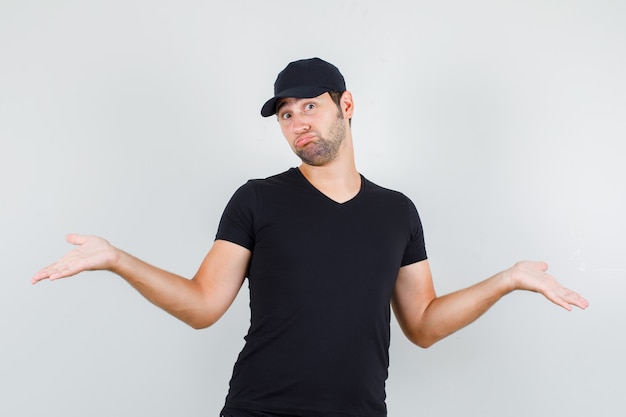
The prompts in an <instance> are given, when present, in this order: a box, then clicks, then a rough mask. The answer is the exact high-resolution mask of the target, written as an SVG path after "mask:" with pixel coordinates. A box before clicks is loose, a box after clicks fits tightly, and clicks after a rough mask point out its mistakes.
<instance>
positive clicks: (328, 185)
mask: <svg viewBox="0 0 626 417" xmlns="http://www.w3.org/2000/svg"><path fill="white" fill-rule="evenodd" d="M345 151H346V149H344V152H342V153H341V155H340V156H339V157H338V158H337V159H335V160H333V161H331V162H329V163H327V164H325V165H323V166H312V165H307V164H304V163H303V164H301V165H300V167H299V169H300V172H301V173H302V175H304V177H305V178H306V179H307V180H308V181H309V182H310V183H311V184H312V185H313V186H314V187H315V188H317V189H318V190H319V191H320V192H321V193H323V194H325V195H326V196H327V197H328V198H330V199H331V200H334V201H336V202H338V203H345V202H346V201H348V200H351V199H352V198H354V197H355V196H356V195H357V194H358V193H359V191H360V190H361V175H360V174H359V172H358V171H357V169H356V164H355V162H354V155H353V153H352V152H350V151H351V149H350V151H348V152H345Z"/></svg>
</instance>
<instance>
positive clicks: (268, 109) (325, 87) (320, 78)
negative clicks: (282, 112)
mask: <svg viewBox="0 0 626 417" xmlns="http://www.w3.org/2000/svg"><path fill="white" fill-rule="evenodd" d="M328 91H339V92H343V91H346V82H345V80H344V79H343V75H341V73H340V72H339V70H338V69H337V67H335V66H334V65H333V64H331V63H329V62H326V61H324V60H323V59H320V58H309V59H301V60H299V61H294V62H291V63H289V65H287V66H286V67H285V69H284V70H282V71H281V72H280V73H279V74H278V77H277V78H276V82H275V83H274V97H272V98H271V99H269V100H268V101H267V102H266V103H265V104H264V105H263V107H262V108H261V116H263V117H268V116H271V115H273V114H275V113H276V101H278V99H281V98H285V97H295V98H312V97H317V96H319V95H321V94H323V93H326V92H328Z"/></svg>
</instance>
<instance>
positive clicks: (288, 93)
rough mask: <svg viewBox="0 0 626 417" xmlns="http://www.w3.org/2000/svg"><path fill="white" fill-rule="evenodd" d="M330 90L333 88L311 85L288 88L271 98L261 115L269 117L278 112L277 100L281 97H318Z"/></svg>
mask: <svg viewBox="0 0 626 417" xmlns="http://www.w3.org/2000/svg"><path fill="white" fill-rule="evenodd" d="M330 90H332V88H326V87H311V86H301V87H294V88H288V89H286V90H283V91H281V92H280V93H278V94H276V96H274V97H272V98H271V99H269V100H267V101H266V102H265V104H264V105H263V107H261V116H263V117H269V116H271V115H273V114H276V102H277V101H278V100H280V99H281V98H287V97H295V98H312V97H317V96H319V95H321V94H324V93H326V92H328V91H330Z"/></svg>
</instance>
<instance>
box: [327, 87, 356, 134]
mask: <svg viewBox="0 0 626 417" xmlns="http://www.w3.org/2000/svg"><path fill="white" fill-rule="evenodd" d="M343 93H345V91H335V90H330V91H329V92H328V94H330V98H331V99H332V100H333V102H334V103H335V105H337V108H338V109H339V114H341V115H343V111H342V110H341V97H343ZM348 123H349V124H350V126H352V118H350V119H348Z"/></svg>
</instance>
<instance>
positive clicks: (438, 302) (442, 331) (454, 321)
mask: <svg viewBox="0 0 626 417" xmlns="http://www.w3.org/2000/svg"><path fill="white" fill-rule="evenodd" d="M507 274H508V272H507V271H503V272H500V273H498V274H496V275H494V276H492V277H491V278H488V279H486V280H484V281H481V282H479V283H477V284H475V285H472V286H471V287H468V288H465V289H462V290H459V291H456V292H453V293H450V294H447V295H444V296H441V297H436V298H434V299H433V300H432V301H431V302H430V303H429V304H428V306H427V307H426V308H425V310H424V311H423V313H422V318H421V320H420V325H419V327H418V331H417V332H416V333H417V334H418V338H419V339H420V340H421V343H420V345H425V346H430V345H432V344H434V343H435V342H437V341H439V340H441V339H443V338H445V337H447V336H449V335H450V334H452V333H454V332H456V331H457V330H460V329H462V328H463V327H465V326H467V325H468V324H470V323H472V322H473V321H475V320H476V319H478V318H479V317H480V316H482V315H483V314H484V313H485V312H486V311H487V310H489V308H491V307H492V306H493V305H494V304H495V303H496V302H497V301H498V300H500V299H501V298H502V297H503V296H504V295H506V294H508V293H510V292H511V291H513V289H514V288H513V286H512V283H511V280H510V278H509V276H508V275H507Z"/></svg>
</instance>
